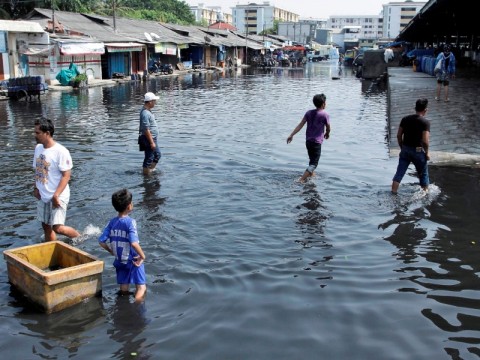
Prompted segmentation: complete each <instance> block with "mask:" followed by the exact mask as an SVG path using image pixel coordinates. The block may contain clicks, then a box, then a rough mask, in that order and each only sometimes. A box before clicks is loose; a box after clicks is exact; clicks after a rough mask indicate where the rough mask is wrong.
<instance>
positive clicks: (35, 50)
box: [18, 46, 51, 58]
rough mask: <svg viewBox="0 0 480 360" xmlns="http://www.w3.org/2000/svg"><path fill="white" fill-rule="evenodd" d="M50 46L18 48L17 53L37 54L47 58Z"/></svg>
mask: <svg viewBox="0 0 480 360" xmlns="http://www.w3.org/2000/svg"><path fill="white" fill-rule="evenodd" d="M50 49H51V47H49V46H47V47H46V48H26V49H19V51H18V52H19V53H20V54H23V55H27V56H37V57H44V58H47V57H48V56H49V55H50Z"/></svg>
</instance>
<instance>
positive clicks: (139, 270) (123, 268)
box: [114, 261, 147, 285]
mask: <svg viewBox="0 0 480 360" xmlns="http://www.w3.org/2000/svg"><path fill="white" fill-rule="evenodd" d="M114 266H115V270H116V271H117V284H119V285H122V284H135V285H145V284H146V283H147V281H146V280H147V279H146V274H145V266H144V264H142V265H140V266H135V264H134V263H133V262H131V261H129V262H128V263H126V264H123V263H118V262H115V263H114Z"/></svg>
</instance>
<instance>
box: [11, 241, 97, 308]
mask: <svg viewBox="0 0 480 360" xmlns="http://www.w3.org/2000/svg"><path fill="white" fill-rule="evenodd" d="M3 257H4V259H5V260H6V262H7V270H8V279H9V281H10V283H11V284H13V285H14V286H15V287H16V288H17V289H18V290H19V291H20V292H21V293H23V294H24V295H25V296H26V297H27V298H28V299H29V300H30V301H32V302H33V303H34V304H36V305H38V306H39V307H40V309H41V310H42V311H44V312H46V313H52V312H56V311H59V310H62V309H65V308H67V307H69V306H72V305H74V304H77V303H79V302H81V301H82V300H84V299H86V298H89V297H92V296H99V295H100V294H101V291H102V272H103V268H104V263H103V261H101V260H98V259H97V258H96V257H94V256H92V255H90V254H88V253H86V252H85V251H82V250H79V249H77V248H75V247H73V246H71V245H68V244H65V243H64V242H61V241H49V242H45V243H41V244H35V245H29V246H24V247H19V248H15V249H10V250H5V251H4V252H3Z"/></svg>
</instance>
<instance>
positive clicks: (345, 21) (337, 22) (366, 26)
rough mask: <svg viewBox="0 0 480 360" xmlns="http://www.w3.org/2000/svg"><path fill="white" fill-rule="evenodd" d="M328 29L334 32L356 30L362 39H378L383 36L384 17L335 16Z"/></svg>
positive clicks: (331, 17)
mask: <svg viewBox="0 0 480 360" xmlns="http://www.w3.org/2000/svg"><path fill="white" fill-rule="evenodd" d="M327 28H330V29H332V30H334V32H341V31H342V29H349V28H354V29H358V30H356V32H357V33H356V37H357V38H360V39H378V38H381V37H382V36H383V17H382V16H381V15H362V16H360V15H347V16H345V15H343V16H338V15H333V16H330V18H329V19H328V21H327Z"/></svg>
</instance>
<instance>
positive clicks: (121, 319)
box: [108, 295, 155, 360]
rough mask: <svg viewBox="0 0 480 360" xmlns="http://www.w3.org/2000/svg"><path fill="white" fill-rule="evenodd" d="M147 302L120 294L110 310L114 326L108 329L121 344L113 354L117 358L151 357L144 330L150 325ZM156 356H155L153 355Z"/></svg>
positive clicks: (110, 317)
mask: <svg viewBox="0 0 480 360" xmlns="http://www.w3.org/2000/svg"><path fill="white" fill-rule="evenodd" d="M146 314H147V310H146V305H145V302H143V303H135V302H131V296H123V295H118V296H117V298H116V301H115V304H114V305H113V306H112V308H111V309H110V310H109V316H108V317H109V320H111V322H112V325H113V328H112V329H111V330H109V331H108V334H109V336H110V338H111V339H113V340H115V341H116V342H118V343H119V344H120V345H121V348H119V349H118V350H116V351H115V352H114V353H113V354H112V355H114V356H115V358H117V359H132V358H134V359H141V360H143V359H150V358H152V354H150V353H149V350H148V346H147V345H148V344H146V341H147V339H146V338H145V336H142V332H143V331H144V329H145V327H146V326H147V325H148V323H149V320H148V318H147V316H146ZM153 358H155V357H153Z"/></svg>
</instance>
